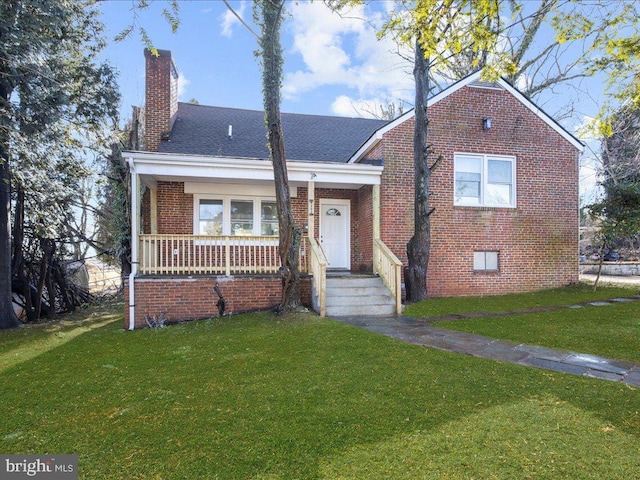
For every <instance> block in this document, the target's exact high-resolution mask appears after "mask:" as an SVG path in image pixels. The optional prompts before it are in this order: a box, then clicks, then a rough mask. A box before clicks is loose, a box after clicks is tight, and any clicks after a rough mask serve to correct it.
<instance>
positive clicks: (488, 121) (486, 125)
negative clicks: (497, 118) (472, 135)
mask: <svg viewBox="0 0 640 480" xmlns="http://www.w3.org/2000/svg"><path fill="white" fill-rule="evenodd" d="M490 128H491V117H484V118H483V119H482V129H483V130H489V129H490Z"/></svg>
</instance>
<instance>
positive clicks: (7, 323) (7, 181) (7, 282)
mask: <svg viewBox="0 0 640 480" xmlns="http://www.w3.org/2000/svg"><path fill="white" fill-rule="evenodd" d="M0 77H2V75H0ZM10 95H11V92H10V91H9V89H8V88H7V87H6V85H4V83H3V82H2V80H1V79H0V104H6V103H8V100H9V96H10ZM8 123H9V122H8V121H6V119H5V118H0V328H13V327H18V326H20V325H21V323H20V321H19V320H18V317H16V314H15V312H14V311H13V300H12V296H11V231H10V229H11V222H10V218H11V174H10V170H9V138H8V137H9V136H8V134H7V131H8V130H6V129H8V128H9V125H8Z"/></svg>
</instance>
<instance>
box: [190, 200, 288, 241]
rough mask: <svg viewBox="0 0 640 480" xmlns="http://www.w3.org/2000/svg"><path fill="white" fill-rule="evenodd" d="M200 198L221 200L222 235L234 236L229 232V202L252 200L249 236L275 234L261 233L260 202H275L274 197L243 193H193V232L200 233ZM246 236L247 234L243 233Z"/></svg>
mask: <svg viewBox="0 0 640 480" xmlns="http://www.w3.org/2000/svg"><path fill="white" fill-rule="evenodd" d="M201 200H222V235H223V236H234V235H232V234H231V202H232V201H252V202H253V233H252V234H251V235H249V236H251V237H262V236H277V235H262V233H261V232H262V202H264V201H266V202H275V201H276V199H275V197H262V196H260V197H249V196H244V195H204V194H203V195H194V196H193V234H194V235H205V234H204V233H200V201H201ZM245 236H247V235H245Z"/></svg>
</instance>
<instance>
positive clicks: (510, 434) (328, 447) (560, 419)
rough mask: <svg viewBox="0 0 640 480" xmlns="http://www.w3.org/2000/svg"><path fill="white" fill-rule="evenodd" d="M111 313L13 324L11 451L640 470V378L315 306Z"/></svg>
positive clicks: (105, 471)
mask: <svg viewBox="0 0 640 480" xmlns="http://www.w3.org/2000/svg"><path fill="white" fill-rule="evenodd" d="M119 308H122V307H121V306H120V307H119ZM607 308H608V307H607ZM94 313H95V314H94V315H92V318H91V319H90V320H87V321H86V323H85V324H84V327H83V328H84V331H83V332H82V333H78V331H77V330H75V329H74V328H73V326H70V325H67V326H62V327H61V329H60V330H58V331H54V330H52V328H53V326H52V325H49V326H45V327H33V328H30V329H28V333H26V334H25V332H27V329H22V330H20V331H0V345H2V346H3V347H2V350H0V360H1V361H2V362H4V363H3V365H4V368H3V369H2V370H1V371H0V396H1V397H2V399H3V415H2V427H1V430H0V451H1V452H3V453H24V454H26V453H43V452H49V453H58V454H61V453H76V454H78V455H79V464H80V478H91V479H217V478H219V479H294V478H301V479H367V478H372V479H373V478H375V479H383V478H388V479H403V478H407V479H409V478H411V479H413V478H446V479H467V478H478V479H484V478H500V479H511V478H512V479H525V478H536V479H545V478H548V479H563V478H566V479H586V478H598V479H618V478H637V477H639V476H640V464H638V462H637V452H638V450H639V449H640V411H639V410H638V405H639V404H640V389H635V388H632V387H628V386H625V385H622V384H617V383H613V382H606V381H598V380H594V379H588V378H582V377H575V376H568V375H563V374H557V373H551V372H547V371H543V370H536V369H530V368H526V367H520V366H516V365H510V364H502V363H497V362H493V361H489V360H483V359H478V358H473V357H469V356H464V355H456V354H452V353H448V352H441V351H436V350H431V349H426V348H421V347H417V346H413V345H407V344H403V343H401V342H399V341H396V340H393V339H390V338H386V337H383V336H379V335H375V334H372V333H370V332H367V331H364V330H360V329H357V328H354V327H351V326H348V325H344V324H341V323H337V322H334V321H332V320H328V319H321V318H317V317H314V316H311V315H301V316H295V317H290V318H285V319H278V318H275V317H273V316H271V315H270V314H266V313H256V314H248V315H240V316H237V317H228V318H224V319H213V320H207V321H200V322H193V323H189V324H182V325H176V326H172V327H168V328H164V329H159V330H140V331H135V332H126V331H123V330H122V317H121V316H118V315H119V314H118V313H116V311H113V310H111V311H110V310H103V311H100V312H94ZM92 326H95V327H96V328H90V327H92ZM70 332H74V333H78V334H77V335H74V336H71V334H70ZM60 335H62V337H63V340H64V341H61V340H60V341H57V342H53V343H50V340H51V337H56V338H58V339H60ZM54 343H55V345H54ZM5 345H8V347H6V348H5ZM43 345H47V347H46V348H44V347H43ZM30 346H31V347H33V349H34V351H33V352H32V354H31V355H25V354H24V353H22V354H21V355H18V356H15V355H14V353H15V352H17V351H22V352H25V351H28V350H30Z"/></svg>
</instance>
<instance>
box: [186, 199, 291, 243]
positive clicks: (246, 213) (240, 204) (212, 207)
mask: <svg viewBox="0 0 640 480" xmlns="http://www.w3.org/2000/svg"><path fill="white" fill-rule="evenodd" d="M194 216H195V219H194V233H195V234H196V235H235V236H260V235H262V236H270V235H276V236H277V235H278V211H277V207H276V202H275V201H274V200H273V199H270V198H257V197H245V198H242V197H241V198H234V197H231V196H220V197H219V198H216V197H206V198H205V197H204V196H196V197H195V202H194Z"/></svg>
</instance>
